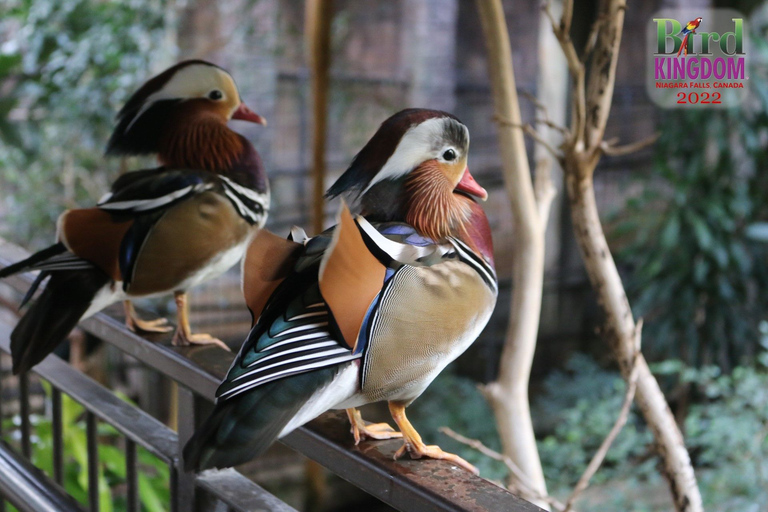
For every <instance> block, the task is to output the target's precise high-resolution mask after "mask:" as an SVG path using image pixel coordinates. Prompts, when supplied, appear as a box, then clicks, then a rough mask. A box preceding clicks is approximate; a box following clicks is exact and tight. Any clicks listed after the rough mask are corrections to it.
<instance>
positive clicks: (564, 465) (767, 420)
mask: <svg viewBox="0 0 768 512" xmlns="http://www.w3.org/2000/svg"><path fill="white" fill-rule="evenodd" d="M764 329H765V332H766V333H768V325H766V326H764ZM761 344H763V345H764V346H765V348H766V349H768V338H765V337H764V338H763V339H762V340H761ZM763 353H766V352H763ZM652 369H653V371H654V373H655V374H656V375H657V376H659V377H662V378H664V379H666V380H673V381H674V382H675V383H676V384H681V383H682V384H688V385H689V386H690V388H691V394H690V396H691V400H692V404H691V406H690V409H689V411H688V415H687V417H686V420H685V438H686V444H687V446H688V449H689V451H690V453H691V457H692V460H693V463H694V466H695V469H696V474H697V476H698V478H699V484H700V489H701V491H702V495H703V499H704V505H705V507H706V508H707V509H708V510H718V511H734V512H735V511H745V510H755V511H757V510H763V509H764V508H755V505H756V504H757V505H759V506H762V507H764V506H766V505H768V368H767V367H766V366H765V365H763V364H761V365H760V366H759V367H758V368H751V367H737V368H735V369H734V370H733V372H731V373H730V374H724V373H722V372H721V370H720V369H719V368H717V367H716V366H705V367H702V368H700V369H697V368H693V367H690V366H686V365H685V364H683V363H682V362H681V361H679V360H668V361H664V362H663V363H658V364H656V365H654V366H653V368H652ZM624 390H625V387H624V382H623V380H622V379H621V377H620V376H619V374H618V373H616V372H611V371H607V370H604V369H602V368H600V367H599V366H598V365H597V364H596V363H595V362H594V361H593V360H592V359H590V358H588V357H587V356H584V355H576V356H574V357H573V358H572V359H571V360H570V361H569V363H568V365H567V367H566V369H565V370H564V371H562V372H561V371H558V372H554V373H553V374H552V375H550V376H549V377H548V378H547V380H546V381H545V384H544V392H543V393H542V395H541V396H539V397H538V398H537V400H536V401H535V402H534V405H533V416H534V418H537V419H538V420H539V421H538V423H539V424H538V425H537V431H538V432H540V433H542V432H544V433H545V436H544V438H543V439H542V440H540V441H539V453H540V455H541V461H542V465H543V467H544V474H545V475H546V477H547V480H548V482H549V484H550V488H551V491H552V492H553V493H554V494H556V495H567V493H568V492H569V491H570V489H571V488H572V487H573V485H574V484H575V483H576V481H577V480H578V478H579V477H580V476H581V474H582V472H583V471H584V469H585V468H586V466H587V464H588V463H589V460H590V459H591V458H592V456H593V455H594V453H595V452H596V451H597V448H598V446H599V445H600V443H601V442H602V441H603V439H604V438H605V436H606V435H607V434H608V432H609V430H610V429H611V427H612V426H613V423H614V422H615V421H616V417H617V416H618V412H619V409H620V407H621V402H622V400H623V395H624ZM651 442H652V437H651V434H650V432H649V431H648V429H647V428H646V426H645V424H644V422H643V421H642V419H641V418H640V417H639V416H638V415H637V414H636V413H634V412H630V416H629V420H628V422H627V425H626V426H625V427H624V429H623V430H622V432H621V434H620V435H619V437H618V438H617V439H616V441H615V442H614V444H613V445H612V446H611V449H610V450H609V451H608V455H607V457H606V459H605V463H604V464H603V466H602V467H601V468H600V470H599V471H598V472H597V474H596V475H595V476H594V477H593V479H592V484H593V486H594V488H593V490H592V491H591V492H590V493H588V494H590V496H589V498H588V501H589V506H588V507H580V508H587V509H589V510H595V511H598V510H599V511H602V510H606V511H608V510H611V511H612V510H668V509H669V503H668V501H667V500H663V502H662V503H663V504H662V505H660V506H659V507H657V506H656V505H655V504H653V503H652V501H653V500H650V499H647V498H648V497H649V496H651V495H653V494H658V493H666V492H667V491H666V490H665V484H663V482H662V481H661V478H660V476H659V474H658V471H657V468H656V464H657V459H656V457H655V455H653V453H652V450H651ZM603 486H604V487H603ZM618 487H620V489H618ZM644 497H645V498H644Z"/></svg>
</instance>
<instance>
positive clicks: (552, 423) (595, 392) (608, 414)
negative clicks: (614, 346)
mask: <svg viewBox="0 0 768 512" xmlns="http://www.w3.org/2000/svg"><path fill="white" fill-rule="evenodd" d="M625 389H626V386H625V383H624V380H623V379H622V378H621V376H620V375H619V374H618V373H615V372H609V371H606V370H603V369H602V368H600V366H598V365H597V363H596V362H595V361H594V360H593V359H591V358H590V357H588V356H586V355H583V354H575V355H574V356H572V357H571V359H570V360H569V361H568V363H567V364H566V367H565V369H564V370H563V371H555V372H553V373H552V374H551V375H550V376H549V377H547V379H546V381H545V382H544V392H543V394H542V395H541V396H540V397H539V399H538V400H537V401H536V402H535V404H534V408H533V409H534V410H533V417H534V418H537V420H538V421H537V432H539V433H540V434H541V433H545V435H544V437H543V439H541V440H540V441H539V455H540V457H541V463H542V466H543V468H544V474H545V475H546V477H547V480H548V482H550V483H551V485H552V486H553V488H554V489H558V488H569V487H573V486H574V485H575V484H576V482H577V481H578V479H579V477H580V476H581V473H582V472H583V471H584V469H585V468H586V467H587V464H589V461H590V459H591V458H592V456H593V455H594V453H595V452H596V451H597V449H598V447H599V446H600V444H601V443H602V442H603V440H604V439H605V436H607V435H608V432H609V431H610V430H611V427H613V424H614V423H615V421H616V417H617V416H618V414H619V410H620V409H621V404H622V402H623V400H624V393H625ZM650 442H651V435H650V433H649V432H648V431H647V430H646V429H645V428H644V424H643V423H642V422H641V420H640V418H639V417H638V416H637V414H635V412H634V411H630V415H629V419H628V421H627V424H626V425H625V426H624V428H623V429H622V431H621V433H620V434H619V436H618V437H617V438H616V441H615V442H614V443H613V445H612V446H611V449H610V450H609V452H608V454H607V456H606V458H605V462H604V463H603V466H602V468H601V469H600V471H599V472H598V473H597V474H596V475H595V477H594V479H593V482H594V483H596V484H599V483H601V482H605V481H607V480H609V479H613V478H622V479H625V478H629V477H630V476H632V477H633V478H641V479H642V478H646V477H648V476H649V475H650V474H652V473H653V472H654V469H653V466H652V462H648V453H649V451H648V445H649V443H650Z"/></svg>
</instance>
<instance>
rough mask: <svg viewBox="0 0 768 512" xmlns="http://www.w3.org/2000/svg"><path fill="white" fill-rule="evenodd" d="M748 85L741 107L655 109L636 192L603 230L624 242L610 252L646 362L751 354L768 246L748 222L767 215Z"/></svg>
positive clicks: (734, 359) (758, 122) (765, 118)
mask: <svg viewBox="0 0 768 512" xmlns="http://www.w3.org/2000/svg"><path fill="white" fill-rule="evenodd" d="M760 44H761V45H762V47H763V51H765V52H766V55H768V48H766V43H765V42H761V43H760ZM763 71H764V70H763ZM754 72H755V74H756V75H755V76H757V73H759V72H760V70H755V71H754ZM750 82H751V85H752V93H753V94H752V97H751V98H750V100H749V101H748V105H745V107H744V108H743V109H738V110H714V109H707V110H673V111H669V112H667V113H665V114H663V116H662V119H661V122H660V123H659V126H660V127H661V137H660V139H659V142H658V143H657V147H656V148H657V153H656V159H655V164H654V167H653V169H652V171H651V173H650V174H645V175H644V176H643V182H644V191H643V193H642V194H640V195H639V196H637V197H635V198H633V199H632V200H630V201H629V203H628V205H627V209H626V211H625V212H622V214H621V217H622V220H621V222H619V223H618V224H617V226H616V229H615V230H614V232H613V235H614V239H615V241H617V243H621V242H622V241H627V242H628V243H626V245H625V246H624V247H623V249H622V250H620V251H619V252H618V254H617V256H618V260H619V263H620V264H621V265H622V266H623V267H624V268H627V269H629V270H630V272H629V273H628V277H629V279H628V283H629V286H628V292H629V294H630V297H631V301H632V304H633V306H634V308H635V313H636V314H637V315H638V316H643V317H645V319H646V322H645V329H644V336H643V346H644V349H645V351H646V352H647V353H648V354H649V355H650V356H651V357H653V358H670V357H672V358H679V359H682V360H684V361H686V362H688V363H690V364H693V365H696V366H701V365H706V364H712V363H717V364H719V365H720V366H721V367H723V368H725V369H729V368H732V367H733V366H735V365H737V364H741V363H744V362H746V361H748V360H749V358H750V357H752V356H753V354H754V353H755V351H756V348H757V347H756V344H755V343H754V340H756V339H757V338H758V336H757V326H758V324H759V321H760V320H761V318H762V317H763V315H764V313H765V311H766V306H768V271H767V269H768V266H767V265H766V261H767V260H766V257H767V255H768V252H766V248H768V246H766V245H764V244H760V243H757V242H756V241H755V240H753V238H752V237H750V236H749V234H750V229H749V228H750V225H752V224H753V223H754V222H756V221H758V220H760V219H762V218H765V216H766V215H768V210H767V209H766V207H765V205H766V204H767V203H766V192H767V191H768V189H767V188H766V182H765V180H766V176H765V172H764V170H765V166H766V163H768V162H766V149H767V145H766V142H765V141H766V135H768V134H767V133H766V131H767V130H766V127H768V82H765V81H759V80H751V81H750ZM627 239H628V240H627Z"/></svg>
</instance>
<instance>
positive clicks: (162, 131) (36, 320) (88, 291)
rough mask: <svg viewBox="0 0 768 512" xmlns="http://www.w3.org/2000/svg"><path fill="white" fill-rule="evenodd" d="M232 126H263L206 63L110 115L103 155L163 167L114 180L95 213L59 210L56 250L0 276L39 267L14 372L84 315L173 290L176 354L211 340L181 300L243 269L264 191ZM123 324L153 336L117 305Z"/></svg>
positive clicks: (262, 214)
mask: <svg viewBox="0 0 768 512" xmlns="http://www.w3.org/2000/svg"><path fill="white" fill-rule="evenodd" d="M230 119H241V120H245V121H250V122H255V123H259V124H265V121H264V119H263V118H262V117H261V116H259V115H257V114H255V113H254V112H253V111H251V110H250V109H249V108H248V107H246V106H245V104H243V103H242V102H241V100H240V96H239V93H238V90H237V87H236V86H235V82H234V80H233V79H232V77H231V76H230V75H229V73H227V72H226V71H224V70H223V69H221V68H220V67H218V66H216V65H213V64H210V63H208V62H204V61H199V60H198V61H185V62H181V63H179V64H177V65H175V66H173V67H171V68H169V69H167V70H166V71H164V72H163V73H160V74H159V75H157V76H155V77H154V78H152V79H150V80H149V81H148V82H146V83H145V84H144V85H143V86H142V87H141V88H139V90H138V91H136V93H134V94H133V96H132V97H131V98H130V99H129V100H128V102H127V103H126V104H125V106H124V107H123V108H122V109H121V110H120V112H119V114H118V116H117V127H116V128H115V130H114V132H113V134H112V136H111V138H110V140H109V143H108V146H107V154H112V155H141V154H157V156H158V160H159V162H160V165H161V166H160V167H158V168H155V169H145V170H139V171H133V172H128V173H126V174H123V175H122V176H120V177H119V178H118V179H117V180H116V181H115V182H114V184H113V185H112V187H111V191H110V192H109V193H108V194H106V195H105V196H104V197H103V198H102V199H101V200H100V201H99V202H98V204H97V206H96V207H94V208H85V209H74V210H68V211H66V212H64V213H63V214H62V215H61V216H60V217H59V219H58V222H57V239H58V242H57V243H56V244H54V245H52V246H51V247H48V248H47V249H43V250H42V251H40V252H38V253H36V254H34V255H32V256H30V257H29V258H27V259H26V260H24V261H21V262H18V263H16V264H14V265H11V266H9V267H7V268H5V269H3V270H0V278H1V277H5V276H8V275H11V274H13V273H16V272H19V271H28V270H39V271H40V274H39V275H38V277H37V279H36V280H35V282H34V283H33V285H32V286H31V288H30V290H29V291H28V292H27V294H26V296H25V297H24V299H23V301H22V306H23V305H24V304H25V303H26V302H27V301H29V299H30V298H31V297H32V296H33V294H34V292H35V290H36V289H37V288H38V286H39V285H40V284H41V282H42V281H43V280H44V279H46V278H48V277H50V280H49V281H48V284H47V286H46V287H45V289H44V290H43V292H42V293H41V294H40V296H39V298H37V299H36V300H35V301H34V302H33V303H32V305H31V307H30V308H29V310H28V311H27V312H26V313H25V314H24V316H23V317H22V318H21V319H20V320H19V323H18V325H17V326H16V327H15V329H14V330H13V332H12V334H11V354H12V356H13V371H14V373H18V372H21V371H25V370H28V369H29V368H31V367H32V366H34V365H35V364H37V363H38V362H40V361H41V360H42V359H43V358H44V357H45V356H46V355H48V354H49V353H50V352H51V351H53V350H54V349H55V348H56V346H57V345H58V344H59V343H60V342H61V341H62V340H63V339H64V338H65V337H66V336H67V335H68V333H69V332H70V331H71V330H72V328H73V327H75V325H76V324H77V323H78V322H79V321H80V320H81V319H83V318H86V317H88V316H90V315H93V314H94V313H96V312H98V311H100V310H101V309H103V308H105V307H106V306H108V305H110V304H112V303H115V302H118V301H121V300H122V301H126V300H127V299H131V298H136V297H149V296H157V295H162V294H167V293H171V292H172V293H174V296H175V300H176V304H177V317H178V326H177V328H176V333H175V335H174V338H173V342H174V344H176V345H179V344H181V345H184V344H189V343H199V344H207V343H216V344H220V345H223V347H224V348H226V345H224V344H223V343H222V342H221V341H219V340H218V339H216V338H213V337H212V336H210V335H207V334H192V333H191V329H190V326H189V320H188V306H187V300H186V293H185V291H186V290H187V289H189V288H191V287H193V286H195V285H197V284H199V283H201V282H203V281H206V280H208V279H211V278H213V277H216V276H218V275H220V274H222V273H223V272H225V271H226V270H227V269H229V268H230V267H232V266H233V265H235V264H236V263H238V262H239V261H240V259H241V258H242V255H243V254H244V252H245V249H246V247H247V246H248V242H250V240H251V238H252V236H253V234H254V233H255V232H256V231H257V230H258V229H259V228H261V227H262V226H263V225H264V222H265V221H266V216H267V210H268V208H269V187H268V183H267V178H266V175H265V172H264V167H263V165H262V162H261V158H260V157H259V154H258V153H257V152H256V150H255V149H254V147H253V145H252V144H251V143H250V142H249V141H248V140H247V139H246V138H245V137H243V136H242V135H240V134H238V133H236V132H234V131H233V130H231V129H230V128H229V127H227V122H228V121H229V120H230ZM126 318H127V320H126V321H127V323H128V324H129V325H131V324H133V325H138V326H140V327H146V328H147V329H149V330H152V329H153V328H154V327H156V326H157V325H158V323H147V324H143V323H142V321H141V320H140V319H138V317H136V316H135V312H134V311H133V308H132V306H130V304H129V303H127V305H126Z"/></svg>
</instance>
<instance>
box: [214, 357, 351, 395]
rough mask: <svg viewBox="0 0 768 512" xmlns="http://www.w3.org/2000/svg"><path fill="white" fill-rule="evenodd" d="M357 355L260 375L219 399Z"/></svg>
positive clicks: (344, 360) (225, 393)
mask: <svg viewBox="0 0 768 512" xmlns="http://www.w3.org/2000/svg"><path fill="white" fill-rule="evenodd" d="M359 357H360V354H357V355H352V354H349V355H346V356H340V357H335V358H332V359H326V360H324V361H318V362H314V363H310V364H306V365H303V366H297V367H295V368H288V369H287V370H282V371H279V372H275V373H273V374H271V375H267V376H264V377H260V378H258V379H255V380H252V381H249V382H244V383H243V384H240V385H239V386H236V387H234V388H232V389H230V390H228V391H226V392H224V393H222V394H221V395H220V396H219V399H223V398H231V397H233V396H235V395H239V394H240V393H242V392H244V391H248V390H249V389H252V388H255V387H257V386H259V385H261V384H264V383H265V382H269V381H272V380H276V379H279V378H280V377H284V376H287V375H293V374H297V373H303V372H306V371H309V370H316V369H317V368H324V367H326V366H332V365H334V364H339V363H344V362H347V361H353V360H355V359H358V358H359Z"/></svg>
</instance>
